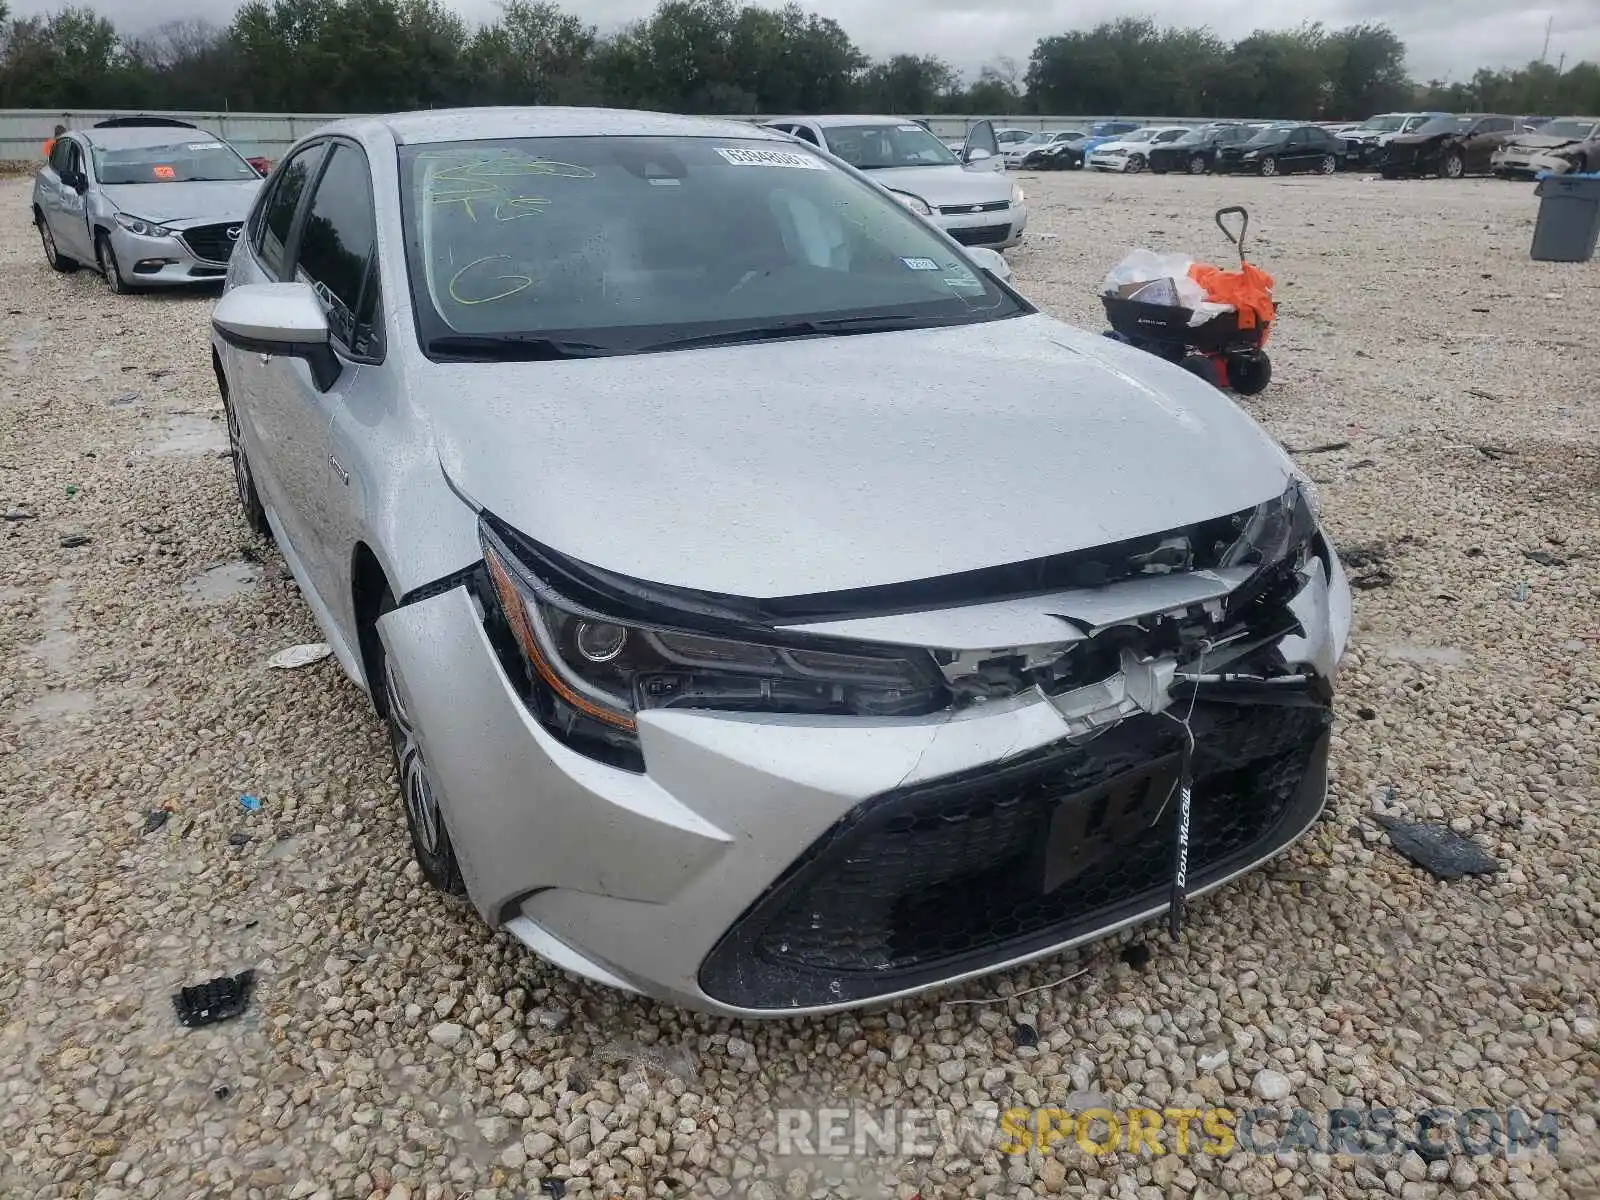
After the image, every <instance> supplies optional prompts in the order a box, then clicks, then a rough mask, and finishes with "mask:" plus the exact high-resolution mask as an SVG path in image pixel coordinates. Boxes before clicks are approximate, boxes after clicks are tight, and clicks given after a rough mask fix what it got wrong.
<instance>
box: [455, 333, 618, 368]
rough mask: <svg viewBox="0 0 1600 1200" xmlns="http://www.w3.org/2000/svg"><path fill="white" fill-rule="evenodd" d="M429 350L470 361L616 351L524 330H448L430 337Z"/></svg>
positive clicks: (531, 359)
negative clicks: (517, 331)
mask: <svg viewBox="0 0 1600 1200" xmlns="http://www.w3.org/2000/svg"><path fill="white" fill-rule="evenodd" d="M427 352H428V353H429V354H442V355H445V356H447V357H449V358H454V359H460V360H462V361H466V362H554V361H557V360H560V359H566V358H599V357H601V356H602V355H606V354H611V353H614V351H613V350H611V349H610V348H608V347H606V346H596V345H594V344H593V343H591V342H568V341H562V340H561V339H559V338H547V337H536V336H528V335H524V334H515V333H503V334H490V335H484V334H448V335H446V336H444V337H436V338H430V339H429V340H428V345H427Z"/></svg>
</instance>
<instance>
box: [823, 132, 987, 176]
mask: <svg viewBox="0 0 1600 1200" xmlns="http://www.w3.org/2000/svg"><path fill="white" fill-rule="evenodd" d="M822 133H823V136H824V137H826V138H827V139H828V149H829V150H831V151H833V153H835V154H837V155H838V156H839V157H840V158H842V159H844V161H845V162H847V163H849V164H850V165H851V166H852V167H855V168H856V169H857V170H859V171H879V170H884V169H886V168H889V167H944V166H960V165H961V160H960V159H959V158H957V157H956V156H955V155H954V154H951V153H950V147H948V146H946V145H945V144H944V143H943V142H941V141H940V140H939V139H938V138H936V137H934V136H933V134H931V133H929V132H928V131H927V130H926V129H924V128H923V127H922V126H920V125H911V124H906V125H830V126H828V127H827V128H826V129H824V130H823V131H822Z"/></svg>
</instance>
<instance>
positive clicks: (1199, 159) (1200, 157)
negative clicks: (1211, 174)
mask: <svg viewBox="0 0 1600 1200" xmlns="http://www.w3.org/2000/svg"><path fill="white" fill-rule="evenodd" d="M1188 170H1189V174H1191V175H1204V174H1205V173H1206V156H1205V155H1204V154H1191V155H1190V156H1189V166H1188Z"/></svg>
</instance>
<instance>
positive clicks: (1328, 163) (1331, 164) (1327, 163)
mask: <svg viewBox="0 0 1600 1200" xmlns="http://www.w3.org/2000/svg"><path fill="white" fill-rule="evenodd" d="M1338 169H1339V160H1338V159H1336V158H1334V156H1333V155H1331V154H1324V155H1323V156H1322V161H1321V162H1320V163H1318V164H1317V171H1318V172H1319V173H1320V174H1323V175H1332V174H1333V173H1334V172H1335V171H1337V170H1338Z"/></svg>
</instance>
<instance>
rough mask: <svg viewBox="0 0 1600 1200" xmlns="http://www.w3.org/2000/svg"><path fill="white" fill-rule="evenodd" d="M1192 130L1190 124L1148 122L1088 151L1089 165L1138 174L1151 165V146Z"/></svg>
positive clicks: (1170, 140) (1176, 137)
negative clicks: (1140, 127)
mask: <svg viewBox="0 0 1600 1200" xmlns="http://www.w3.org/2000/svg"><path fill="white" fill-rule="evenodd" d="M1188 132H1189V127H1188V126H1187V125H1146V126H1145V127H1144V128H1143V129H1135V130H1134V131H1133V132H1132V133H1127V134H1123V136H1122V137H1120V138H1118V139H1117V140H1116V141H1114V142H1105V143H1103V144H1102V145H1099V146H1096V147H1095V148H1094V149H1093V150H1092V151H1090V152H1089V159H1088V165H1089V166H1091V167H1093V168H1094V169H1095V170H1096V171H1126V172H1127V173H1128V174H1130V175H1132V174H1136V173H1137V172H1139V171H1142V170H1144V169H1145V167H1147V166H1149V165H1150V147H1152V146H1160V145H1164V144H1165V143H1167V142H1175V141H1177V140H1178V139H1179V138H1181V137H1182V136H1183V135H1184V134H1186V133H1188Z"/></svg>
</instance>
